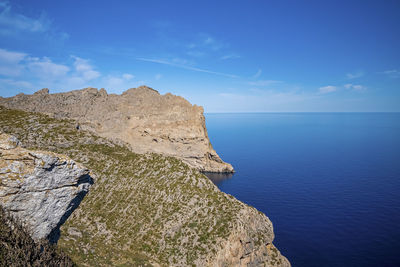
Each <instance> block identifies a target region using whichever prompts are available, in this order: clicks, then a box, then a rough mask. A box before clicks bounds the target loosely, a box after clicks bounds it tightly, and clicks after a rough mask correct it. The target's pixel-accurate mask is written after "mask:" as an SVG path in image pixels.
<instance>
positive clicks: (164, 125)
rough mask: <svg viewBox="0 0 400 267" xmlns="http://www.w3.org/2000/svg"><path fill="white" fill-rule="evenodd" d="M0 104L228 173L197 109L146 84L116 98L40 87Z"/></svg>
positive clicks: (202, 168)
mask: <svg viewBox="0 0 400 267" xmlns="http://www.w3.org/2000/svg"><path fill="white" fill-rule="evenodd" d="M0 105H4V106H6V107H9V108H16V109H22V110H25V111H35V112H42V113H46V114H50V115H52V116H54V117H56V118H73V119H76V120H77V127H80V128H82V129H87V130H91V131H95V132H96V133H98V134H99V135H101V136H103V137H107V138H110V139H114V140H115V139H119V140H122V141H124V142H126V143H128V144H129V145H130V147H131V149H132V150H133V151H134V152H137V153H148V152H150V153H152V152H154V153H160V154H163V155H167V156H173V157H176V158H179V159H181V160H182V161H183V162H185V163H186V164H188V165H189V166H191V167H194V168H196V169H198V170H200V171H206V172H233V167H232V166H231V165H230V164H228V163H225V162H223V161H222V160H221V158H220V157H219V156H218V154H217V153H216V151H215V150H214V149H213V148H212V145H211V143H210V141H209V139H208V135H207V129H206V125H205V118H204V115H203V108H202V107H200V106H196V105H191V104H190V103H189V102H188V101H187V100H185V99H184V98H182V97H179V96H175V95H172V94H170V93H168V94H165V95H160V94H159V93H158V92H157V91H156V90H153V89H151V88H149V87H147V86H141V87H138V88H132V89H129V90H127V91H125V92H124V93H122V94H121V95H116V94H107V92H106V91H105V90H104V89H101V90H97V89H95V88H86V89H83V90H76V91H71V92H67V93H58V94H49V91H48V89H42V90H40V91H38V92H36V93H35V94H33V95H24V94H19V95H17V96H15V97H11V98H3V99H0Z"/></svg>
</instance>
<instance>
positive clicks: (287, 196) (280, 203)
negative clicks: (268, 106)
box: [206, 113, 400, 267]
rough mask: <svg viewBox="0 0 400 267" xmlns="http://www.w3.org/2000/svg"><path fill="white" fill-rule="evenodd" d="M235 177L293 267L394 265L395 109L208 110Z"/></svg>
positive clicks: (213, 134)
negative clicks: (268, 223)
mask: <svg viewBox="0 0 400 267" xmlns="http://www.w3.org/2000/svg"><path fill="white" fill-rule="evenodd" d="M206 124H207V129H208V134H209V137H210V140H211V143H212V145H213V147H214V149H215V150H216V151H217V153H218V154H219V155H220V156H221V158H222V159H223V160H224V161H226V162H229V163H231V164H232V165H233V166H234V168H235V170H236V173H235V174H234V175H214V176H212V177H210V178H212V180H213V181H214V183H215V184H216V185H217V186H218V187H219V188H220V189H221V190H222V191H223V192H226V193H228V194H231V195H233V196H235V197H236V198H237V199H239V200H241V201H243V202H245V203H247V204H249V205H251V206H254V207H256V208H257V209H258V210H260V211H262V212H264V213H265V214H266V215H267V216H268V217H269V218H270V219H271V221H272V222H273V225H274V231H275V241H274V243H275V245H276V246H277V247H278V249H279V250H280V251H281V252H282V254H283V255H285V256H286V257H287V258H288V259H289V260H290V262H291V263H292V266H294V267H297V266H300V267H301V266H307V267H309V266H319V267H320V266H379V267H381V266H400V113H245V114H244V113H241V114H206Z"/></svg>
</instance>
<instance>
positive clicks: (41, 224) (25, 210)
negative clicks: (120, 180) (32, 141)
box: [0, 133, 93, 242]
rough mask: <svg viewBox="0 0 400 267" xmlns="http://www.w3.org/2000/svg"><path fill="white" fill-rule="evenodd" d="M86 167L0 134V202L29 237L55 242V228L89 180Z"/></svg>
mask: <svg viewBox="0 0 400 267" xmlns="http://www.w3.org/2000/svg"><path fill="white" fill-rule="evenodd" d="M92 181H93V180H92V178H91V177H90V175H89V170H87V169H86V168H84V167H83V166H81V165H80V164H78V163H76V162H75V161H73V160H71V159H69V158H68V157H66V156H63V155H58V154H55V153H52V152H43V151H40V152H38V151H29V150H26V149H24V148H22V147H20V145H19V141H18V140H17V139H16V138H15V137H13V136H10V135H7V134H2V133H0V205H2V206H3V207H4V209H5V210H7V211H9V212H10V213H11V215H12V216H14V217H16V218H17V219H18V220H19V221H20V222H21V223H23V224H24V225H25V226H26V228H27V230H28V231H29V232H30V233H31V235H32V238H33V239H35V240H40V239H43V238H47V239H49V240H50V241H52V242H56V241H57V240H58V237H59V227H60V226H61V225H62V224H63V223H64V222H65V220H66V219H67V218H68V217H69V216H70V215H71V213H72V212H73V210H74V209H75V208H76V207H77V206H78V205H79V203H80V202H81V200H82V199H83V197H84V196H85V194H86V193H87V192H88V190H89V187H90V185H91V184H92V183H93V182H92Z"/></svg>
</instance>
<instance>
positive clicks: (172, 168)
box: [0, 107, 290, 266]
mask: <svg viewBox="0 0 400 267" xmlns="http://www.w3.org/2000/svg"><path fill="white" fill-rule="evenodd" d="M0 130H1V131H3V132H6V133H9V134H13V135H15V136H17V137H18V138H19V139H20V140H22V141H23V143H24V144H25V146H26V147H27V148H29V149H35V150H38V149H40V150H52V151H54V152H56V153H60V154H65V155H68V156H69V157H71V158H72V159H74V160H76V161H78V162H80V163H82V164H84V165H85V166H86V167H88V168H89V169H90V170H91V172H93V173H94V175H95V177H96V179H95V180H96V182H95V183H94V185H93V186H92V187H91V190H90V192H89V193H88V194H87V196H86V197H85V198H84V199H83V201H82V203H81V204H80V206H79V207H78V209H76V210H75V212H74V213H73V214H72V215H71V217H70V218H69V219H68V220H67V222H66V223H65V224H64V225H63V226H62V227H61V238H60V240H59V242H58V245H59V246H60V247H61V248H62V249H63V250H64V251H65V252H66V253H67V254H68V255H69V256H70V257H71V258H72V259H73V261H74V262H76V263H78V264H79V265H82V266H93V265H96V266H110V265H134V266H135V265H141V266H151V265H153V266H188V265H196V266H290V264H289V262H288V261H287V259H286V258H285V257H283V256H282V255H281V254H280V252H279V251H278V250H277V249H276V248H275V247H274V245H273V244H272V242H273V239H274V234H273V228H272V224H271V222H270V220H269V219H268V218H267V217H266V216H265V215H264V214H263V213H261V212H259V211H257V210H256V209H254V208H252V207H250V206H248V205H246V204H244V203H242V202H240V201H238V200H236V199H235V198H234V197H232V196H230V195H227V194H225V193H222V192H221V191H219V190H218V188H217V187H216V186H215V185H214V184H213V183H212V182H211V181H210V180H209V179H208V178H207V177H205V176H204V175H203V174H201V173H200V172H199V171H198V170H196V169H193V168H190V167H189V166H188V165H186V164H184V163H183V162H182V161H180V160H178V159H176V158H173V157H166V156H162V155H159V154H145V155H142V154H136V153H133V152H132V151H131V150H130V149H129V148H128V147H126V146H124V145H118V144H116V143H114V142H112V141H110V140H108V139H104V138H101V137H99V136H96V135H95V134H94V133H91V132H87V131H83V130H78V129H77V128H76V125H75V122H74V121H71V120H58V119H54V118H51V117H48V116H45V115H41V114H37V113H29V112H23V111H16V110H8V109H5V108H2V107H0Z"/></svg>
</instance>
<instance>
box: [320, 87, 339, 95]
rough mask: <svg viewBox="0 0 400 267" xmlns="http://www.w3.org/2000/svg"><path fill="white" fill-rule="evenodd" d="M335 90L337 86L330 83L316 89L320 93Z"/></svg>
mask: <svg viewBox="0 0 400 267" xmlns="http://www.w3.org/2000/svg"><path fill="white" fill-rule="evenodd" d="M336 90H337V87H336V86H332V85H328V86H323V87H320V88H319V89H318V91H319V93H320V94H328V93H332V92H335V91H336Z"/></svg>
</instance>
